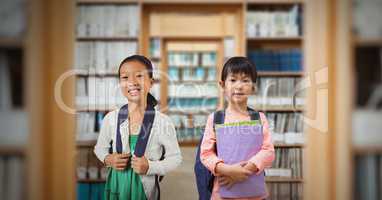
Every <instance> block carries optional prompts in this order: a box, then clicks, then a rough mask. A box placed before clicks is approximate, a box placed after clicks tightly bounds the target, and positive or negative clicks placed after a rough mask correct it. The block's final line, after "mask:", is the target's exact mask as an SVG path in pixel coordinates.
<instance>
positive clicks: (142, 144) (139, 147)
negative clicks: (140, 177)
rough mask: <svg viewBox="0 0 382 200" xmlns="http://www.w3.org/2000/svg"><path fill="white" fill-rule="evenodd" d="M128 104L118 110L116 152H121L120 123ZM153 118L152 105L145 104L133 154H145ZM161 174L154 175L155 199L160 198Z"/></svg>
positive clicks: (124, 117)
mask: <svg viewBox="0 0 382 200" xmlns="http://www.w3.org/2000/svg"><path fill="white" fill-rule="evenodd" d="M128 113H129V111H128V105H127V104H126V105H124V106H122V107H121V109H120V110H119V112H118V125H117V137H116V149H117V153H122V140H121V131H120V125H121V124H122V123H123V122H124V121H125V120H126V119H127V117H128ZM154 119H155V109H154V105H151V104H147V107H146V110H145V113H144V116H143V122H142V126H141V129H140V131H139V135H138V140H137V144H136V145H135V150H134V155H135V156H137V157H142V156H143V155H144V154H145V151H146V147H147V142H148V140H149V137H150V134H151V129H152V127H153V124H154ZM164 154H165V152H164V150H163V151H162V156H161V158H160V160H163V159H164ZM162 178H163V176H158V175H155V186H156V188H157V190H158V196H157V199H160V186H159V181H161V180H162Z"/></svg>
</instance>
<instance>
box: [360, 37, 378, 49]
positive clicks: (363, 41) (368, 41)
mask: <svg viewBox="0 0 382 200" xmlns="http://www.w3.org/2000/svg"><path fill="white" fill-rule="evenodd" d="M353 45H355V46H360V47H373V46H377V47H378V46H379V47H380V46H382V38H362V37H354V39H353Z"/></svg>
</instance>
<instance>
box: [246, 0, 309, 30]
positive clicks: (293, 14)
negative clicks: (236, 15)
mask: <svg viewBox="0 0 382 200" xmlns="http://www.w3.org/2000/svg"><path fill="white" fill-rule="evenodd" d="M301 18H302V14H301V13H300V9H299V6H298V5H294V6H292V7H291V8H289V9H288V10H249V11H248V12H247V36H248V37H293V36H299V35H301V26H302V21H301Z"/></svg>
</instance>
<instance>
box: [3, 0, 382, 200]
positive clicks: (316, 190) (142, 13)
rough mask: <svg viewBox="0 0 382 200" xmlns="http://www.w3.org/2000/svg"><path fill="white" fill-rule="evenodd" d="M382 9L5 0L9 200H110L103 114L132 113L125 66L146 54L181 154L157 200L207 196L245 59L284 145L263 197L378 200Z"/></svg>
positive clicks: (266, 1)
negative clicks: (210, 164)
mask: <svg viewBox="0 0 382 200" xmlns="http://www.w3.org/2000/svg"><path fill="white" fill-rule="evenodd" d="M381 10H382V1H381V0H352V1H348V0H319V1H317V0H316V1H315V0H188V1H185V0H66V1H62V0H2V3H1V6H0V16H2V17H0V22H1V23H0V24H1V25H0V124H1V130H0V199H4V200H22V199H31V200H35V199H36V200H37V199H39V200H41V199H42V200H45V199H46V200H48V199H49V200H51V199H54V200H56V199H58V200H60V199H63V200H68V199H78V200H93V199H94V200H95V199H97V200H98V199H105V197H106V196H107V195H105V193H106V191H108V190H107V187H109V181H110V180H109V178H110V177H111V176H110V174H111V172H112V171H111V167H110V165H108V164H106V162H105V160H102V161H100V159H99V157H97V156H98V155H96V154H95V146H96V144H97V140H99V136H100V133H101V132H102V131H105V129H106V128H105V127H103V126H106V125H105V124H106V123H104V121H105V120H104V119H105V116H107V114H108V113H111V112H112V111H118V110H119V109H120V108H121V107H122V106H123V105H125V104H127V103H128V101H127V97H126V96H125V95H124V93H123V92H122V90H121V87H122V84H121V77H120V73H119V68H120V64H121V61H122V60H124V59H125V58H126V57H129V56H132V55H137V54H138V55H143V56H145V57H146V58H148V59H149V60H150V61H151V65H152V67H153V71H152V74H153V77H152V86H151V88H150V91H149V92H150V94H151V95H152V96H153V97H155V99H156V100H157V101H158V104H157V105H156V106H155V110H157V111H159V112H161V113H163V114H165V115H167V116H168V117H169V118H168V119H169V121H170V122H171V126H173V127H174V130H175V134H176V140H177V143H178V145H179V149H180V152H181V156H182V162H181V163H180V164H179V166H177V167H176V168H175V169H173V170H171V171H169V172H168V173H166V175H165V176H164V177H163V179H161V181H159V183H158V185H159V186H160V198H162V199H164V200H179V199H182V200H195V199H203V198H201V197H200V196H199V193H198V187H197V176H196V175H195V173H196V171H197V169H196V168H195V166H196V158H197V157H199V155H200V154H198V153H197V150H198V147H199V145H200V143H201V138H202V137H203V135H204V133H205V128H206V123H207V122H208V121H209V120H208V117H209V115H210V114H211V113H214V112H215V111H217V110H222V109H225V108H226V107H227V104H228V102H227V101H228V100H227V97H226V95H225V92H224V90H223V89H224V88H223V86H222V85H221V84H220V81H221V73H222V69H223V66H224V64H225V63H226V62H227V60H229V59H230V58H232V57H236V56H241V57H246V58H247V59H248V60H250V61H251V62H252V63H253V64H254V65H255V66H256V70H257V80H256V82H255V85H254V88H255V91H254V94H253V95H250V96H249V97H248V100H247V104H248V106H249V107H250V108H252V109H254V110H255V111H257V112H260V113H263V114H264V116H265V117H266V120H267V123H268V124H267V130H268V131H269V133H270V135H271V143H272V145H273V147H274V155H275V156H274V160H273V162H272V164H271V166H268V167H266V168H264V170H263V173H262V174H263V175H264V177H265V178H264V181H265V187H266V191H267V196H266V197H265V199H269V200H302V199H309V200H315V199H324V200H326V199H327V200H329V199H339V200H350V199H354V200H358V199H362V200H380V199H382V21H381V19H382V12H381ZM156 116H158V115H156ZM145 117H146V115H145ZM118 119H119V118H118ZM129 119H130V118H129ZM144 119H146V118H144ZM118 123H119V122H118ZM142 123H143V122H142ZM154 124H155V123H154ZM116 126H117V125H116ZM142 126H143V125H142ZM227 126H228V125H227ZM264 127H265V126H264ZM264 127H263V128H264ZM143 128H144V127H143ZM112 130H113V131H115V130H114V129H112ZM214 130H215V129H214ZM262 130H263V129H262ZM378 130H379V131H378ZM116 132H117V136H116V137H117V139H116V140H117V141H116V143H118V134H120V133H119V129H118V131H116ZM121 133H122V132H121ZM113 134H115V133H114V132H113ZM101 135H102V134H101ZM113 137H114V136H113ZM139 137H140V135H139ZM174 137H175V136H174ZM122 138H123V136H122ZM146 141H147V140H146ZM130 142H131V141H130ZM97 145H98V144H97ZM113 145H118V144H113V141H112V142H111V143H110V153H112V152H115V151H113ZM157 150H158V149H157ZM145 155H146V154H145ZM164 155H166V154H165V152H164ZM219 155H220V154H219ZM165 157H166V156H165ZM165 159H166V158H165ZM148 162H149V164H148V167H150V162H152V161H151V160H149V161H148ZM158 162H161V161H158ZM162 162H163V161H162ZM222 162H224V161H222ZM216 166H217V165H216ZM134 170H135V169H134ZM215 170H216V169H215ZM149 171H150V169H149ZM134 173H135V172H134ZM148 177H149V175H148ZM152 177H154V176H152ZM152 180H154V179H152ZM155 180H156V176H155ZM158 180H159V179H158ZM110 182H111V181H110ZM143 182H144V181H143V179H142V184H143ZM216 183H217V182H215V183H214V184H216ZM142 184H141V185H142ZM143 186H144V187H145V188H144V189H145V190H147V187H146V183H145V184H143ZM214 189H215V186H214ZM109 192H110V191H109ZM146 194H147V193H146ZM220 194H222V193H220ZM132 199H134V198H132ZM147 199H154V197H150V198H147ZM212 199H213V198H212Z"/></svg>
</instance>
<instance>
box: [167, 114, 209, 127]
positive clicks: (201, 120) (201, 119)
mask: <svg viewBox="0 0 382 200" xmlns="http://www.w3.org/2000/svg"><path fill="white" fill-rule="evenodd" d="M169 116H170V118H171V120H172V122H173V123H174V126H175V127H177V128H187V127H203V126H205V125H206V122H207V118H208V113H207V114H193V115H187V114H170V115H169Z"/></svg>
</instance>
